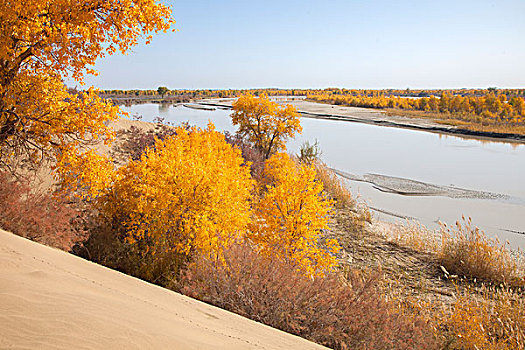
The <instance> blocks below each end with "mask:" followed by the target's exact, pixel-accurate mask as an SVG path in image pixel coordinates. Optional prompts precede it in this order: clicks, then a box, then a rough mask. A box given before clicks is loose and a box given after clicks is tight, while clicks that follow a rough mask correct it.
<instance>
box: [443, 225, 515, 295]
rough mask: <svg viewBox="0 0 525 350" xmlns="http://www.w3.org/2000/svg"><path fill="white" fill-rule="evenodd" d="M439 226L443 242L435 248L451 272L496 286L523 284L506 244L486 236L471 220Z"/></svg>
mask: <svg viewBox="0 0 525 350" xmlns="http://www.w3.org/2000/svg"><path fill="white" fill-rule="evenodd" d="M463 220H464V222H463V223H460V222H457V223H456V227H455V228H449V227H447V226H446V225H445V224H443V225H442V229H441V233H442V240H443V241H442V244H441V249H440V250H439V251H438V256H439V260H440V262H441V264H442V265H443V266H444V267H445V269H446V270H447V271H448V272H449V273H450V274H452V275H458V276H461V277H464V278H468V279H471V280H474V279H476V280H478V281H483V282H486V283H493V284H496V285H499V284H500V283H504V284H506V285H522V286H523V285H525V279H524V278H525V275H521V273H523V271H520V268H519V266H518V262H517V261H516V259H515V258H514V257H513V256H512V255H511V252H510V250H509V249H508V247H506V246H505V245H502V244H500V243H499V241H498V240H497V239H490V238H488V237H487V236H486V235H485V234H484V233H483V232H482V231H480V230H479V228H477V227H475V226H473V225H472V222H471V219H470V218H468V219H467V220H465V219H464V218H463Z"/></svg>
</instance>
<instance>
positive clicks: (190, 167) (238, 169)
mask: <svg viewBox="0 0 525 350" xmlns="http://www.w3.org/2000/svg"><path fill="white" fill-rule="evenodd" d="M243 163H244V160H243V158H242V156H241V154H240V151H239V150H238V149H236V148H233V147H232V146H231V145H229V144H228V143H226V141H225V139H224V135H223V134H221V133H219V132H217V131H215V130H214V126H213V124H210V125H209V126H208V128H207V129H204V130H203V129H198V128H194V129H192V130H190V131H188V130H186V129H184V128H180V127H179V128H177V129H176V135H175V136H171V137H169V138H167V139H165V140H164V141H161V140H157V141H156V143H155V146H154V148H152V149H147V151H146V152H145V153H144V154H143V155H142V157H141V159H140V160H138V161H130V162H129V163H128V164H127V165H125V166H123V167H121V168H120V169H118V170H117V171H116V173H115V175H114V176H113V180H112V181H113V185H112V186H111V187H110V188H108V189H107V190H106V192H105V193H101V191H100V190H99V188H98V187H97V182H96V181H94V182H90V181H89V179H87V180H88V181H87V183H88V184H92V185H93V186H92V187H89V186H88V188H89V189H90V191H93V194H94V196H98V197H97V198H96V205H97V206H98V208H99V210H100V211H101V213H102V214H103V215H104V216H105V217H106V218H107V219H108V220H110V221H112V223H113V224H116V225H117V226H118V227H122V228H124V231H125V235H126V238H127V241H128V242H129V243H131V244H137V245H138V246H139V247H141V248H140V249H141V250H142V253H144V254H150V255H151V254H164V253H169V252H176V253H178V254H182V255H189V254H190V253H191V252H192V251H193V250H195V249H198V250H200V251H202V252H204V253H207V254H211V255H212V256H215V257H217V256H220V251H221V249H222V248H223V247H226V246H228V245H229V244H232V243H233V242H235V241H236V240H237V239H238V238H241V237H243V236H244V233H245V231H246V227H247V224H248V222H249V220H250V215H251V214H250V211H251V209H250V197H251V190H252V187H253V180H252V179H251V177H250V169H249V165H243ZM94 175H95V176H96V174H94Z"/></svg>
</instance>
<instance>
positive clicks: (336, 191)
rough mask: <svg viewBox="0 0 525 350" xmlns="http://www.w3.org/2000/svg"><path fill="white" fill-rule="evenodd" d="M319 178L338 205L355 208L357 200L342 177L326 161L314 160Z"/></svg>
mask: <svg viewBox="0 0 525 350" xmlns="http://www.w3.org/2000/svg"><path fill="white" fill-rule="evenodd" d="M314 164H315V171H316V173H317V176H316V177H317V179H318V180H319V181H321V182H322V183H323V188H324V190H325V192H326V193H328V195H329V196H330V197H331V198H332V199H334V200H335V201H336V205H337V206H338V207H340V208H341V207H347V208H353V207H356V205H357V202H356V201H355V199H354V198H353V197H352V193H351V192H350V190H349V189H348V187H347V186H346V185H345V184H344V183H343V182H342V181H341V179H340V178H339V177H338V176H337V174H336V173H334V172H333V171H332V170H331V169H329V168H328V167H327V166H326V165H325V164H324V163H321V162H319V161H316V162H314Z"/></svg>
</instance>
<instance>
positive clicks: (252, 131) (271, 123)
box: [231, 94, 303, 158]
mask: <svg viewBox="0 0 525 350" xmlns="http://www.w3.org/2000/svg"><path fill="white" fill-rule="evenodd" d="M233 111H234V112H233V113H232V116H231V117H232V123H233V125H238V126H239V130H238V131H237V132H238V133H239V134H240V135H242V136H246V137H247V138H248V140H249V141H250V142H252V143H253V144H254V145H255V147H256V148H257V149H258V150H259V151H260V152H262V154H263V155H264V157H265V158H269V157H270V155H272V154H273V153H275V152H276V151H279V150H284V149H286V146H285V140H286V139H287V138H289V137H294V135H295V133H296V132H298V133H301V132H302V130H303V129H302V127H301V123H300V121H299V114H298V113H297V111H296V110H295V108H294V107H293V106H291V105H286V106H284V107H280V106H279V105H278V104H277V103H275V102H272V101H270V100H269V99H268V97H267V96H266V95H263V96H261V97H260V98H257V97H255V96H252V95H250V94H246V95H242V96H241V97H239V98H238V99H237V101H235V102H234V103H233Z"/></svg>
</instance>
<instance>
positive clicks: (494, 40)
mask: <svg viewBox="0 0 525 350" xmlns="http://www.w3.org/2000/svg"><path fill="white" fill-rule="evenodd" d="M164 3H167V4H169V5H171V6H172V10H173V16H174V18H175V20H176V21H177V23H176V24H175V28H176V29H178V32H175V33H171V32H170V33H167V34H161V35H157V36H155V37H154V39H153V41H152V43H151V44H150V45H144V44H140V45H138V46H136V47H134V48H133V49H132V51H131V52H130V53H129V54H128V55H126V56H122V55H120V54H116V55H114V56H110V57H105V58H103V59H101V60H99V61H98V63H97V64H96V67H95V68H96V69H97V70H98V71H99V72H100V75H99V76H98V77H88V78H87V79H86V82H87V84H88V85H94V86H96V87H99V88H103V89H134V88H138V89H156V88H157V87H158V86H161V85H163V86H167V87H169V88H170V89H225V88H234V89H241V88H255V87H262V88H264V87H280V88H309V87H311V88H324V87H346V88H372V89H381V88H403V89H404V88H407V87H410V88H462V87H480V88H486V87H489V86H495V87H500V88H501V87H521V88H524V87H525V0H515V1H511V0H499V1H496V0H495V1H485V0H477V1H462V0H457V1H426V0H419V1H408V0H397V1H394V0H392V1H379V0H325V1H310V0H280V1H276V0H263V1H252V0H214V1H213V0H174V1H164ZM69 85H74V84H71V83H70V84H69Z"/></svg>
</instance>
